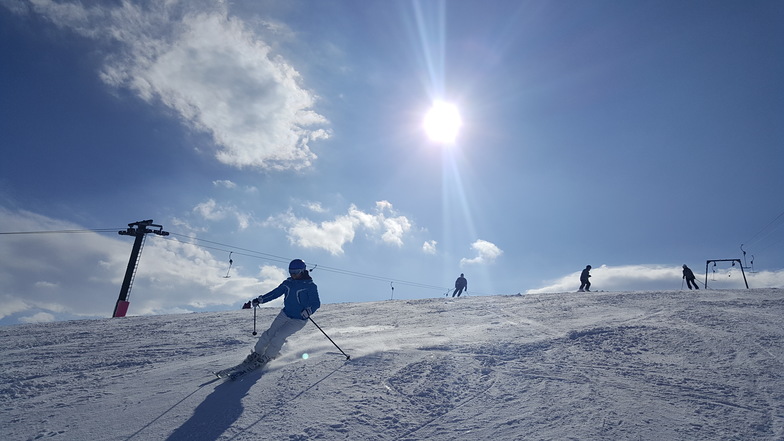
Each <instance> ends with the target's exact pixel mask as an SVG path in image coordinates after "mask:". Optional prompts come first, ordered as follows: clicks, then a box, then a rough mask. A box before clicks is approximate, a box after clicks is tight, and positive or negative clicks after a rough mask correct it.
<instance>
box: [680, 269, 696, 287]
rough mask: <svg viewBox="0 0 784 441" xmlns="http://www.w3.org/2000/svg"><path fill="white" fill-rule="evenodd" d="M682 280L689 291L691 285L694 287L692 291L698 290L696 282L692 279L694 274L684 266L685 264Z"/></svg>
mask: <svg viewBox="0 0 784 441" xmlns="http://www.w3.org/2000/svg"><path fill="white" fill-rule="evenodd" d="M683 278H684V279H686V285H688V286H689V289H691V286H692V285H694V289H700V287H699V286H697V281H696V280H695V279H696V277H694V272H693V271H692V270H691V268H689V267H688V266H686V264H685V263H684V264H683ZM681 288H683V286H681Z"/></svg>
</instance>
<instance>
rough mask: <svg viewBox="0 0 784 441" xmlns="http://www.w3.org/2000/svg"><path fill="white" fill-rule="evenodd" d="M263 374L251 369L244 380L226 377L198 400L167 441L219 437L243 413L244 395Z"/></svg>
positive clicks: (188, 440)
mask: <svg viewBox="0 0 784 441" xmlns="http://www.w3.org/2000/svg"><path fill="white" fill-rule="evenodd" d="M260 376H261V374H260V373H250V374H247V375H245V376H244V378H243V379H242V381H224V382H223V383H222V384H220V385H218V386H217V387H215V390H214V391H212V393H211V394H209V395H208V396H207V398H205V399H204V401H202V403H201V404H199V405H198V406H197V407H196V409H195V410H194V412H193V415H191V417H190V418H189V419H188V421H186V422H185V423H183V424H182V425H181V426H180V427H178V428H177V430H175V431H174V432H172V434H171V435H169V437H168V438H167V441H186V440H187V441H190V440H194V439H200V440H211V439H218V438H220V437H221V435H223V433H224V432H225V431H226V430H227V429H228V428H229V427H231V426H232V425H233V424H234V423H235V422H236V421H237V419H239V417H240V415H242V411H243V407H242V398H243V397H244V396H245V395H247V394H248V391H249V390H250V388H251V387H252V386H253V385H254V384H255V383H256V380H258V378H259V377H260Z"/></svg>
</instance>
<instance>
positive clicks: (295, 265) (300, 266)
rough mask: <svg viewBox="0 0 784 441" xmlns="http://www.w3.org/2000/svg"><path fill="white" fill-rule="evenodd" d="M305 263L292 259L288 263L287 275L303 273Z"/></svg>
mask: <svg viewBox="0 0 784 441" xmlns="http://www.w3.org/2000/svg"><path fill="white" fill-rule="evenodd" d="M305 268H306V267H305V262H303V261H302V259H294V260H292V261H291V263H289V274H299V273H301V272H302V271H305Z"/></svg>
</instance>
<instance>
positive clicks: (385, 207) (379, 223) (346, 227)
mask: <svg viewBox="0 0 784 441" xmlns="http://www.w3.org/2000/svg"><path fill="white" fill-rule="evenodd" d="M396 214H397V213H395V211H394V209H393V207H392V204H391V203H389V202H388V201H380V202H377V203H376V210H375V213H366V212H364V211H362V210H360V209H359V208H357V207H356V206H355V205H353V204H352V205H351V206H350V207H349V209H348V214H345V215H340V216H336V217H335V218H334V219H332V220H326V221H322V222H314V221H312V220H310V219H304V218H300V217H297V216H296V215H295V214H294V213H293V212H292V211H291V210H289V212H287V213H285V214H282V215H278V216H274V217H270V218H269V219H268V220H267V224H268V225H270V226H274V227H278V228H282V229H284V230H285V231H286V232H287V234H288V238H289V240H290V241H291V243H293V244H296V245H299V246H301V247H304V248H321V249H323V250H326V251H328V252H330V253H331V254H333V255H340V254H343V252H344V250H343V246H344V245H345V244H346V243H350V242H352V241H353V240H354V237H355V236H356V234H357V232H358V231H360V230H361V231H364V232H366V233H367V234H368V235H369V236H370V237H375V238H376V239H377V240H380V241H381V242H384V243H387V244H390V245H396V246H402V245H403V239H404V237H405V235H406V234H407V233H408V232H409V231H410V230H411V227H412V223H411V221H409V220H408V218H406V217H405V216H397V215H396Z"/></svg>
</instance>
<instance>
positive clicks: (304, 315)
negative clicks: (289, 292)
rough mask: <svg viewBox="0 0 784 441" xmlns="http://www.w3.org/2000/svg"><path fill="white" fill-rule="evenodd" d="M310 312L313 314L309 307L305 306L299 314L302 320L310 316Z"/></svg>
mask: <svg viewBox="0 0 784 441" xmlns="http://www.w3.org/2000/svg"><path fill="white" fill-rule="evenodd" d="M311 314H313V313H312V312H311V311H310V308H305V309H303V310H302V312H301V313H300V315H302V320H307V319H308V317H310V315H311Z"/></svg>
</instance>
